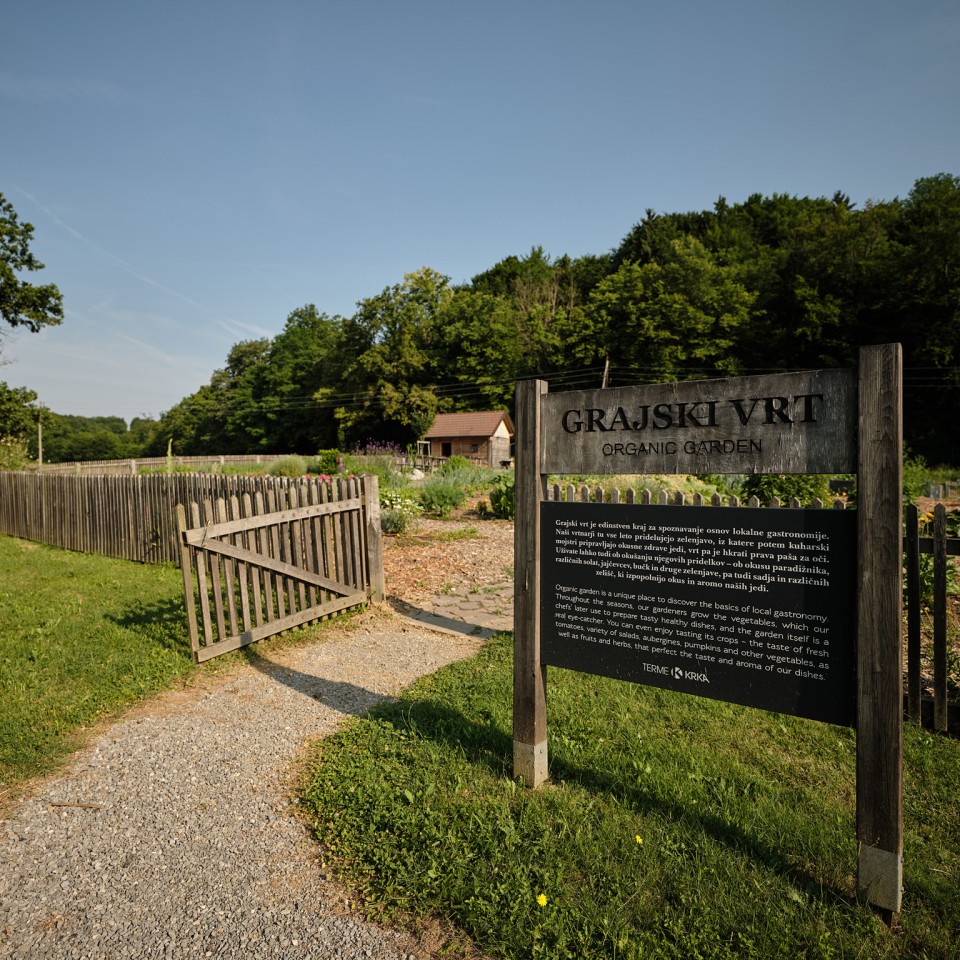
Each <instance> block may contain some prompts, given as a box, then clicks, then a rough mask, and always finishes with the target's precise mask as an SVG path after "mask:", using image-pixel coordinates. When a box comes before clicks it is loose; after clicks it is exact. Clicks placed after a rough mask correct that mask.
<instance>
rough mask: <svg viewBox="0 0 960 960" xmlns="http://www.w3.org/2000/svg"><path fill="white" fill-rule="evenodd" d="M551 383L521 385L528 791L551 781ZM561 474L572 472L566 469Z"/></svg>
mask: <svg viewBox="0 0 960 960" xmlns="http://www.w3.org/2000/svg"><path fill="white" fill-rule="evenodd" d="M546 392H547V384H546V382H545V381H543V380H520V381H518V382H517V393H516V406H517V458H516V491H515V492H516V525H515V528H514V602H513V603H514V633H513V638H514V640H513V775H514V776H515V777H523V779H524V781H525V782H526V784H527V785H528V786H530V787H534V788H535V787H539V786H540V785H541V784H542V783H544V782H545V781H546V780H547V778H548V776H549V771H548V764H547V699H546V694H547V668H546V666H545V665H544V664H543V663H541V661H540V503H541V501H543V500H545V499H546V493H547V491H546V486H547V484H546V478H545V476H543V475H542V473H545V472H546V471H542V470H541V468H540V455H539V451H540V449H541V446H542V441H543V431H542V419H541V409H542V401H543V398H544V397H545V396H546ZM561 472H572V471H570V470H564V471H561Z"/></svg>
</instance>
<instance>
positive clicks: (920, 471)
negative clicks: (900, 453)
mask: <svg viewBox="0 0 960 960" xmlns="http://www.w3.org/2000/svg"><path fill="white" fill-rule="evenodd" d="M904 454H905V455H904V458H903V495H904V497H905V498H906V499H907V500H910V501H913V500H916V499H917V497H922V496H924V495H925V494H926V492H927V487H928V485H929V473H930V468H929V467H928V466H927V461H926V460H925V459H924V458H923V457H921V456H919V455H917V456H911V455H910V453H909V452H908V451H904Z"/></svg>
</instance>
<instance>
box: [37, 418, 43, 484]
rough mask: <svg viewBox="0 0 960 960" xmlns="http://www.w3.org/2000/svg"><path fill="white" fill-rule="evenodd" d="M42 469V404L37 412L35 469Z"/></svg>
mask: <svg viewBox="0 0 960 960" xmlns="http://www.w3.org/2000/svg"><path fill="white" fill-rule="evenodd" d="M42 469H43V404H42V403H41V404H40V410H39V412H38V413H37V470H42Z"/></svg>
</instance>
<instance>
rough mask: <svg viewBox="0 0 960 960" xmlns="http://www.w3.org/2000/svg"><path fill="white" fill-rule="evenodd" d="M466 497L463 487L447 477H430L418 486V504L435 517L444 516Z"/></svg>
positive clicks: (459, 505)
mask: <svg viewBox="0 0 960 960" xmlns="http://www.w3.org/2000/svg"><path fill="white" fill-rule="evenodd" d="M466 499H467V495H466V492H465V491H464V489H463V487H462V486H461V485H460V484H459V483H456V482H454V481H452V480H450V479H448V478H447V477H439V478H431V479H430V480H427V481H426V482H425V483H424V484H423V486H422V487H421V488H420V505H421V506H422V507H423V509H424V510H425V511H426V512H427V513H430V514H433V515H434V516H436V517H446V516H448V515H449V514H450V511H451V510H456V509H457V508H458V507H461V506H463V502H464V501H465V500H466Z"/></svg>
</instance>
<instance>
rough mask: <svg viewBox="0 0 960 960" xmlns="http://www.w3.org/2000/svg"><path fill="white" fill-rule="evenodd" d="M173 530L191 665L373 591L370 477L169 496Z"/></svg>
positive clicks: (378, 554)
mask: <svg viewBox="0 0 960 960" xmlns="http://www.w3.org/2000/svg"><path fill="white" fill-rule="evenodd" d="M188 513H189V518H188ZM177 528H178V539H179V541H180V552H181V567H182V570H183V588H184V600H185V606H186V610H187V619H188V621H189V628H190V644H191V647H192V649H193V656H194V659H195V660H196V661H197V662H198V663H199V662H202V661H204V660H209V659H211V658H212V657H216V656H219V655H220V654H221V653H227V652H228V651H230V650H236V649H238V648H240V647H243V646H246V645H247V644H248V643H253V642H254V641H255V640H262V639H263V638H264V637H269V636H273V635H274V634H276V633H279V632H280V631H282V630H287V629H289V628H291V627H297V626H300V625H302V624H305V623H309V622H312V621H314V620H319V619H321V618H324V617H327V616H330V615H331V614H335V613H338V612H340V611H342V610H346V609H348V608H350V607H356V606H359V605H362V604H363V603H365V602H366V601H367V599H368V598H369V599H373V600H382V599H383V553H382V549H381V539H380V536H381V534H380V506H379V494H378V489H377V478H376V477H374V476H365V477H359V478H350V479H349V480H334V481H332V482H330V483H326V482H321V481H319V480H312V479H306V480H304V481H300V482H295V483H292V484H290V485H289V486H285V487H279V488H277V489H271V490H267V491H266V496H264V494H262V493H257V494H255V495H254V496H253V497H251V496H250V495H249V494H244V496H243V497H242V498H237V497H231V498H230V499H229V501H226V500H223V499H220V500H217V501H216V502H213V501H209V500H207V501H204V502H203V503H191V504H189V505H183V504H179V505H178V506H177ZM198 611H199V615H198Z"/></svg>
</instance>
